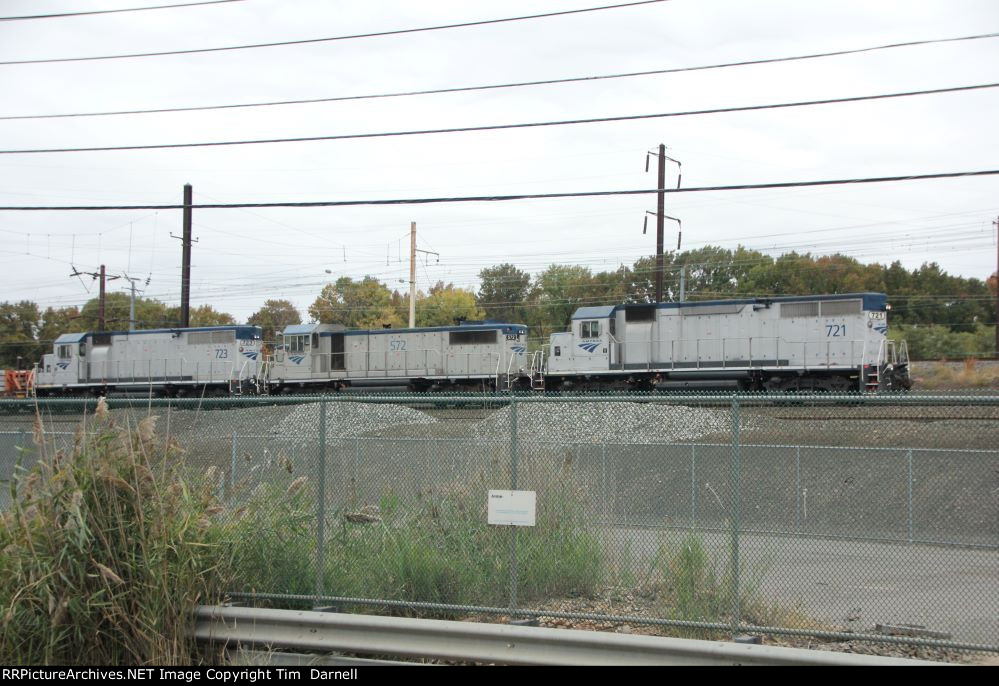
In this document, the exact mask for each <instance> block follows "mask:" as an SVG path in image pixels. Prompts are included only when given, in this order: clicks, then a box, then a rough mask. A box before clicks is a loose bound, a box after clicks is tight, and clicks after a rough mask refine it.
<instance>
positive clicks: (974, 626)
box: [606, 529, 999, 646]
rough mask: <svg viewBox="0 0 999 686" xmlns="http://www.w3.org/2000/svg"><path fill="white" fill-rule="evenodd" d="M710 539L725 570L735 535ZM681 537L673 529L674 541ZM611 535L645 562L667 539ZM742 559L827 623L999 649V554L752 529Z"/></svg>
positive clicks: (755, 582)
mask: <svg viewBox="0 0 999 686" xmlns="http://www.w3.org/2000/svg"><path fill="white" fill-rule="evenodd" d="M701 536H702V537H703V540H704V541H705V546H706V547H707V548H708V549H709V550H710V551H711V555H712V558H713V559H714V560H715V562H716V565H718V567H717V568H718V569H721V567H722V566H723V565H724V564H727V563H728V560H729V553H730V550H731V538H730V537H729V536H728V535H726V534H721V533H707V534H701ZM682 538H683V534H682V533H677V532H673V533H672V534H671V535H670V537H669V540H671V541H674V542H678V541H680V540H682ZM606 539H607V542H608V547H609V548H610V550H611V551H614V550H615V549H617V550H623V549H627V550H628V551H629V554H630V555H632V556H633V558H634V559H635V562H636V563H638V564H639V565H640V564H641V563H642V561H644V562H646V563H648V562H649V561H650V560H651V559H652V556H653V555H654V553H655V550H656V548H657V546H658V542H659V541H661V540H662V538H661V535H660V533H659V532H657V531H652V530H648V529H644V530H643V529H610V530H608V531H607V532H606ZM739 555H740V562H741V564H740V568H741V569H742V570H743V571H742V573H741V574H742V579H743V581H744V582H745V583H747V584H749V585H750V586H756V587H757V588H758V589H759V591H758V593H759V597H760V599H761V600H763V601H764V602H765V603H767V604H772V605H777V606H779V607H781V608H783V609H785V610H796V611H797V612H798V613H800V614H801V615H802V616H803V617H804V618H807V619H811V620H814V621H815V622H817V623H819V624H821V625H825V626H827V627H828V628H835V629H837V630H843V629H847V630H852V631H858V632H861V631H869V630H870V629H871V628H873V626H874V625H875V624H896V625H899V624H909V625H918V626H923V627H925V628H927V629H930V630H933V631H943V632H947V633H950V634H952V640H955V641H961V642H971V643H984V644H990V645H993V646H995V645H999V551H996V550H969V549H965V548H957V547H949V546H925V545H907V544H888V543H873V542H850V541H833V540H822V539H814V538H801V537H767V536H759V535H745V534H744V535H742V536H741V537H740V546H739ZM719 563H720V564H719Z"/></svg>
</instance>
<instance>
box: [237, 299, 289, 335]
mask: <svg viewBox="0 0 999 686" xmlns="http://www.w3.org/2000/svg"><path fill="white" fill-rule="evenodd" d="M248 323H249V324H250V325H252V326H259V327H260V328H262V329H263V334H264V340H265V341H273V340H276V338H277V335H278V334H280V333H281V332H282V331H284V328H285V327H286V326H290V325H292V324H301V323H302V314H301V313H300V312H299V311H298V309H297V308H296V307H295V306H294V305H293V304H292V303H291V301H290V300H267V301H265V302H264V305H263V307H261V308H260V309H259V310H257V311H256V312H254V313H253V314H252V315H250V319H249V320H248Z"/></svg>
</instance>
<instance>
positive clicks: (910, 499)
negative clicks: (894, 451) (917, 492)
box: [906, 448, 913, 543]
mask: <svg viewBox="0 0 999 686" xmlns="http://www.w3.org/2000/svg"><path fill="white" fill-rule="evenodd" d="M906 461H907V462H908V463H909V493H908V501H909V543H912V539H913V536H912V448H909V449H908V450H907V451H906Z"/></svg>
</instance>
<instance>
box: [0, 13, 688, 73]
mask: <svg viewBox="0 0 999 686" xmlns="http://www.w3.org/2000/svg"><path fill="white" fill-rule="evenodd" d="M660 2H669V0H641V2H627V3H622V4H618V5H603V6H601V7H583V8H580V9H576V10H562V11H559V12H546V13H544V14H529V15H524V16H519V17H506V18H503V19H484V20H481V21H467V22H461V23H458V24H440V25H437V26H422V27H419V28H412V29H396V30H393V31H375V32H372V33H356V34H352V35H347V36H330V37H326V38H305V39H302V40H289V41H278V42H274V43H253V44H248V45H228V46H223V47H218V48H193V49H190V50H166V51H163V52H137V53H130V54H124V55H98V56H93V57H53V58H46V59H36V60H12V61H7V62H0V66H10V65H16V64H52V63H55V62H92V61H96V60H120V59H130V58H134V57H163V56H166V55H193V54H197V53H206V52H224V51H231V50H252V49H256V48H276V47H283V46H288V45H307V44H310V43H329V42H332V41H344V40H354V39H357V38H376V37H381V36H397V35H401V34H406V33H421V32H425V31H440V30H443V29H459V28H466V27H469V26H485V25H487V24H503V23H507V22H512V21H524V20H528V19H544V18H547V17H559V16H565V15H569V14H582V13H583V12H597V11H600V10H613V9H620V8H623V7H636V6H638V5H652V4H656V3H660Z"/></svg>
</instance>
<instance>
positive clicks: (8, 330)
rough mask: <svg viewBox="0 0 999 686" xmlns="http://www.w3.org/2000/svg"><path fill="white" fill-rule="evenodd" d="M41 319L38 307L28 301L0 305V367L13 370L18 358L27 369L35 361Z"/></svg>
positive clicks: (37, 354) (38, 348) (37, 351)
mask: <svg viewBox="0 0 999 686" xmlns="http://www.w3.org/2000/svg"><path fill="white" fill-rule="evenodd" d="M41 318H42V317H41V313H40V312H39V311H38V305H37V304H36V303H33V302H31V301H30V300H22V301H20V302H16V303H12V302H3V303H0V366H3V367H4V368H5V369H13V368H15V367H16V365H17V362H18V358H21V361H22V363H23V364H25V365H26V366H29V367H30V366H31V365H32V364H33V363H34V362H36V361H37V359H38V356H39V354H40V346H39V345H38V342H37V340H38V338H37V336H38V332H39V330H40V328H41Z"/></svg>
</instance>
